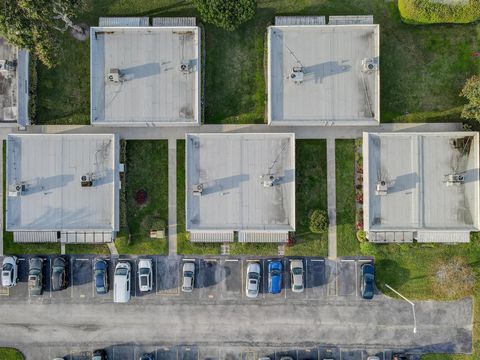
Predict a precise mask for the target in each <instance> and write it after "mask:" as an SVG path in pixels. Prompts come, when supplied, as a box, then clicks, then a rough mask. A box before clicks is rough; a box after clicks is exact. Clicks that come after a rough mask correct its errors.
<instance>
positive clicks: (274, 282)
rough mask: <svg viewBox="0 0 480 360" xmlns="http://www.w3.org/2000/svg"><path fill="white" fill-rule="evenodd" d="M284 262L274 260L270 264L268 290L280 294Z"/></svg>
mask: <svg viewBox="0 0 480 360" xmlns="http://www.w3.org/2000/svg"><path fill="white" fill-rule="evenodd" d="M282 269H283V267H282V262H281V261H280V260H273V261H271V262H270V263H269V264H268V292H269V293H270V294H279V293H280V292H281V291H282Z"/></svg>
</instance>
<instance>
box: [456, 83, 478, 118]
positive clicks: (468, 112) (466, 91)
mask: <svg viewBox="0 0 480 360" xmlns="http://www.w3.org/2000/svg"><path fill="white" fill-rule="evenodd" d="M460 96H463V97H464V98H466V99H467V100H468V103H467V104H465V106H464V107H463V111H462V117H463V118H466V119H475V120H477V121H480V76H478V75H474V76H472V77H471V78H470V79H468V80H467V81H466V82H465V86H464V87H463V89H462V91H461V93H460Z"/></svg>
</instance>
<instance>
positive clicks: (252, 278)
mask: <svg viewBox="0 0 480 360" xmlns="http://www.w3.org/2000/svg"><path fill="white" fill-rule="evenodd" d="M259 289H260V264H259V263H258V262H252V263H250V264H248V266H247V284H246V288H245V292H246V294H247V297H249V298H256V297H257V296H258V292H259Z"/></svg>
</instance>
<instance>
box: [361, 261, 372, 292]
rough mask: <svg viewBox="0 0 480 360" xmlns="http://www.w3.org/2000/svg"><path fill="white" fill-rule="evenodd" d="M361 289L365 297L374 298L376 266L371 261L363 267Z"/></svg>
mask: <svg viewBox="0 0 480 360" xmlns="http://www.w3.org/2000/svg"><path fill="white" fill-rule="evenodd" d="M361 277H362V279H361V285H360V290H361V293H362V297H363V298H364V299H367V300H370V299H373V293H374V291H375V268H374V267H373V265H372V264H371V263H367V264H363V265H362V268H361Z"/></svg>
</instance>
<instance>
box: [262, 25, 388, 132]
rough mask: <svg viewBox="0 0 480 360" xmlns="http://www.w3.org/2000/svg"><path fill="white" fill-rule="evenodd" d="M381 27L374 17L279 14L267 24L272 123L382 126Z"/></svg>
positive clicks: (269, 106) (269, 97) (269, 112)
mask: <svg viewBox="0 0 480 360" xmlns="http://www.w3.org/2000/svg"><path fill="white" fill-rule="evenodd" d="M379 33H380V29H379V25H375V24H373V17H372V16H344V17H334V16H332V17H330V22H329V24H328V25H326V24H325V18H324V17H322V16H319V17H278V18H276V21H275V25H274V26H270V27H269V28H268V80H267V81H268V123H269V124H270V125H345V126H352V125H378V123H379V121H380V72H379V56H380V36H379Z"/></svg>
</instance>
